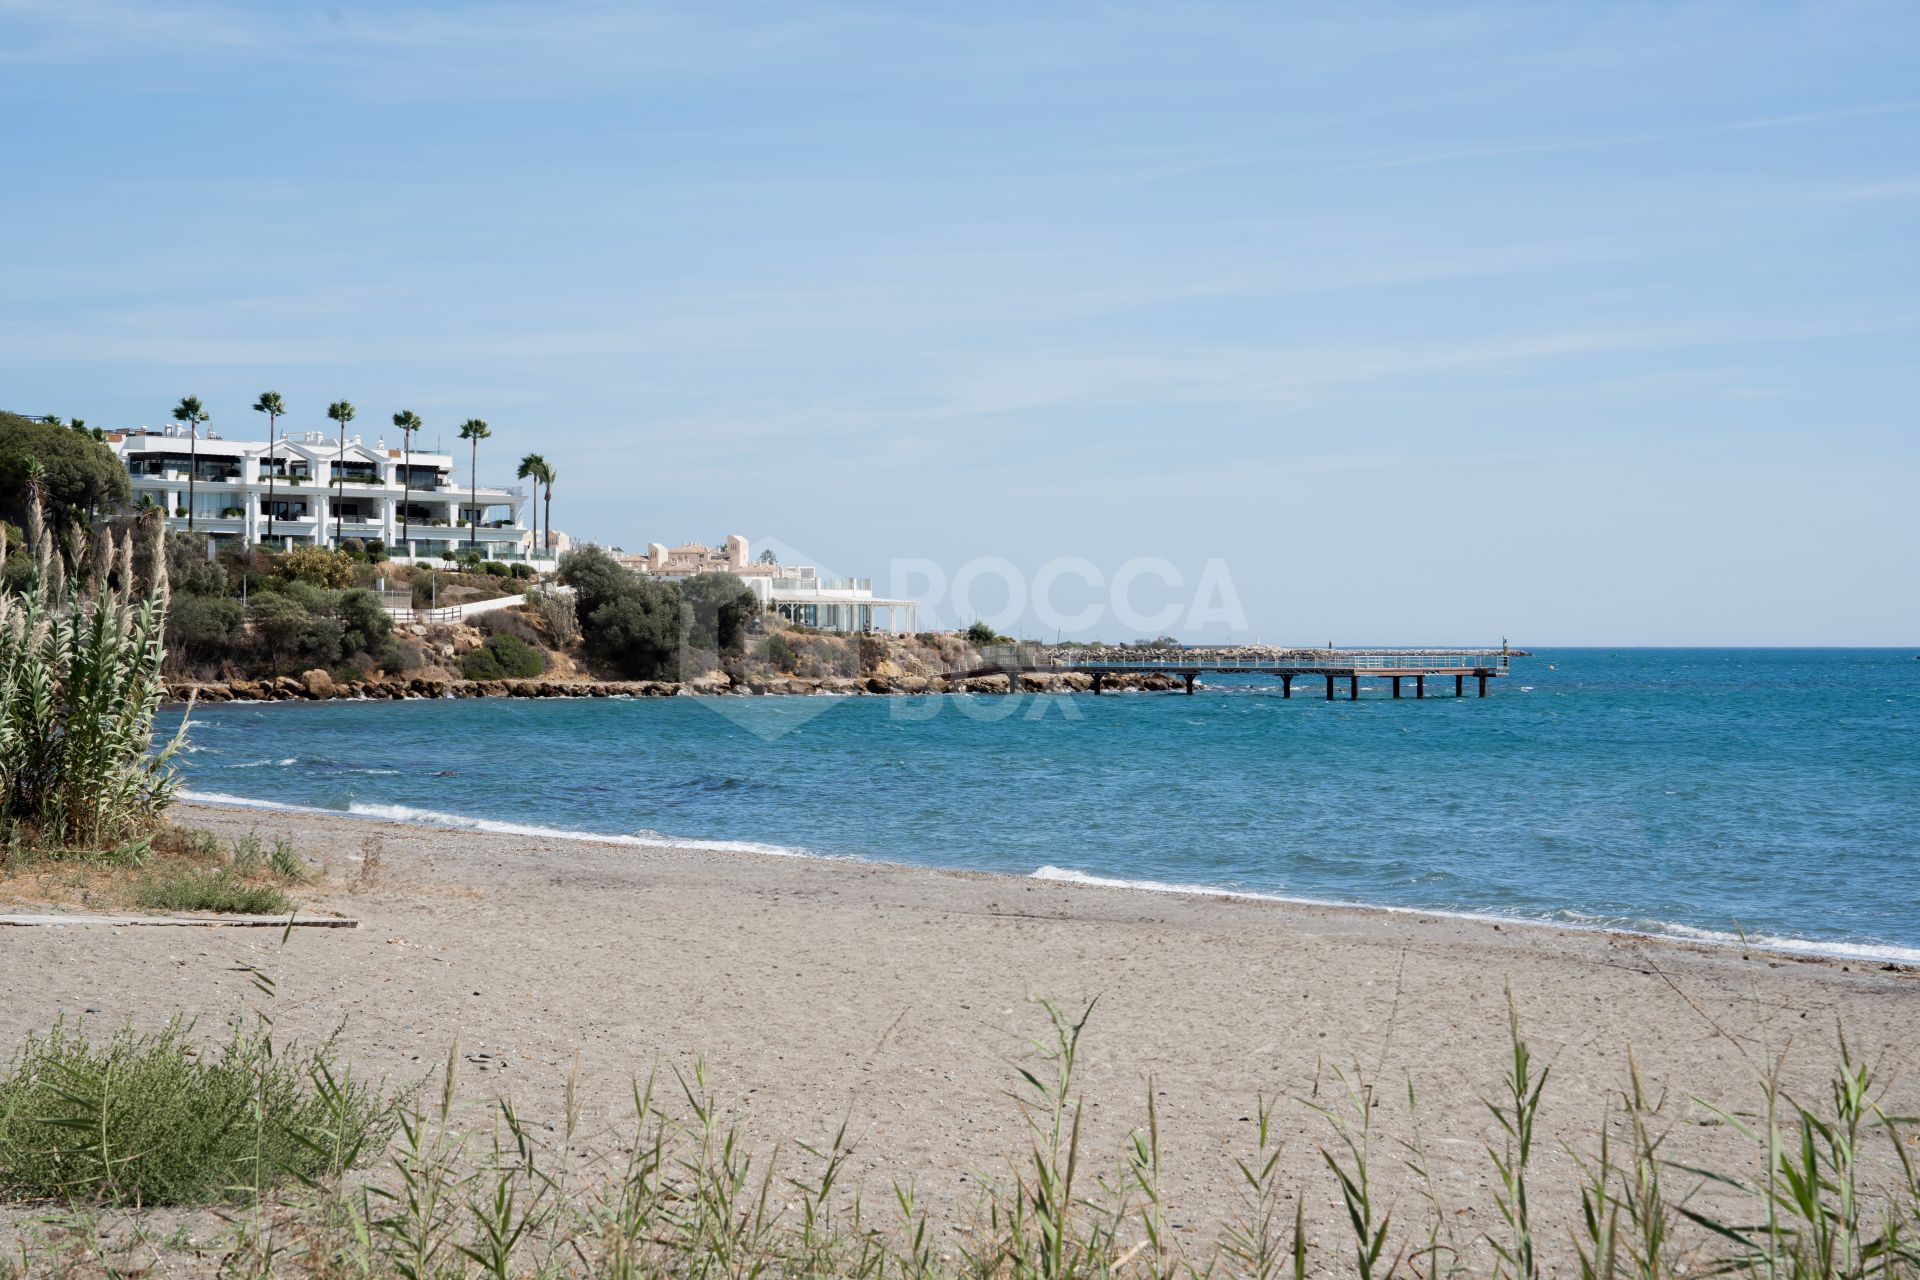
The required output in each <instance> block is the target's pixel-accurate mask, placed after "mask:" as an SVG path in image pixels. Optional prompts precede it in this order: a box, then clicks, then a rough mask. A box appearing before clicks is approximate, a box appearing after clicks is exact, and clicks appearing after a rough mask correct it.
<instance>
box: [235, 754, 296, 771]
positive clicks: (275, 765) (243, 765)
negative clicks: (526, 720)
mask: <svg viewBox="0 0 1920 1280" xmlns="http://www.w3.org/2000/svg"><path fill="white" fill-rule="evenodd" d="M296 762H297V757H294V756H288V757H286V758H285V759H284V760H242V761H240V763H238V764H230V765H228V766H226V767H227V768H229V769H284V768H286V767H287V766H288V765H290V764H294V763H296Z"/></svg>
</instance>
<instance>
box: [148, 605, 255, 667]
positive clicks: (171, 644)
mask: <svg viewBox="0 0 1920 1280" xmlns="http://www.w3.org/2000/svg"><path fill="white" fill-rule="evenodd" d="M246 621H247V611H246V609H245V608H243V607H242V606H241V604H240V602H239V601H238V600H235V599H233V598H232V597H231V596H180V597H179V598H178V599H176V600H174V602H173V606H172V607H171V608H170V609H168V611H167V648H168V649H170V650H172V651H173V652H175V653H178V654H180V655H181V656H182V657H184V658H186V659H187V660H188V661H189V662H216V661H218V660H220V659H221V658H224V657H226V656H227V655H229V654H230V653H232V652H233V650H234V648H235V646H237V645H238V644H239V642H240V640H241V637H242V634H243V632H244V630H245V626H246Z"/></svg>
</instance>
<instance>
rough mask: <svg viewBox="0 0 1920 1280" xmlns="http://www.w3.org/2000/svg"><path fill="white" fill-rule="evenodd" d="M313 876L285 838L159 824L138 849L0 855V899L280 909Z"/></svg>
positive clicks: (116, 907) (135, 907) (139, 907)
mask: <svg viewBox="0 0 1920 1280" xmlns="http://www.w3.org/2000/svg"><path fill="white" fill-rule="evenodd" d="M314 878H315V873H314V871H313V869H312V868H310V867H309V866H308V865H307V864H306V862H305V861H304V860H303V859H302V858H301V857H300V855H299V854H298V852H297V851H295V850H294V848H293V846H292V845H290V844H288V843H287V842H286V841H285V840H283V839H280V840H275V841H274V843H273V844H272V845H271V846H267V845H265V844H263V843H262V841H261V840H260V838H259V836H258V835H257V834H255V833H253V832H248V833H247V834H246V835H244V836H241V837H240V838H239V839H238V840H235V841H233V842H232V843H231V844H226V845H223V844H222V843H221V842H220V840H219V839H218V838H217V837H215V836H214V835H213V833H211V832H209V831H203V830H199V829H197V828H192V827H173V826H165V827H161V828H160V829H159V830H158V831H157V832H156V833H155V835H154V836H153V838H152V840H151V841H150V843H149V847H148V848H147V849H146V850H145V851H144V852H139V853H134V854H130V855H128V856H125V857H119V858H93V859H78V858H75V857H73V856H72V855H71V854H62V855H58V856H55V855H47V854H40V853H36V852H33V851H31V850H25V849H22V848H20V847H18V846H15V847H14V848H12V849H10V850H8V851H7V853H6V856H5V857H4V858H0V903H6V904H10V905H36V906H54V907H78V908H82V909H84V910H88V911H164V912H175V911H237V912H243V913H247V914H265V915H277V914H282V913H284V912H286V911H288V910H290V909H291V907H292V905H293V904H292V900H291V899H290V898H288V896H287V893H286V891H287V890H288V889H292V888H297V887H298V886H301V885H304V884H307V883H309V882H311V881H312V880H313V879H314Z"/></svg>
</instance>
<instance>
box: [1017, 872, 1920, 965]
mask: <svg viewBox="0 0 1920 1280" xmlns="http://www.w3.org/2000/svg"><path fill="white" fill-rule="evenodd" d="M1029 878H1030V879H1034V880H1052V881H1056V882H1058V883H1061V884H1084V885H1097V886H1099V887H1102V888H1107V889H1132V890H1136V891H1138V892H1142V893H1174V894H1181V895H1185V896H1191V897H1206V898H1236V899H1243V900H1246V901H1250V902H1284V903H1288V904H1290V905H1293V906H1306V907H1345V908H1348V909H1351V910H1359V911H1385V912H1390V913H1392V914H1394V915H1416V916H1438V917H1440V918H1442V919H1446V920H1473V921H1478V922H1482V923H1486V922H1491V923H1495V924H1513V925H1523V926H1528V927H1532V928H1537V929H1574V930H1578V931H1580V932H1583V933H1613V934H1623V935H1625V936H1627V937H1632V938H1649V939H1655V940H1659V941H1666V942H1695V943H1701V944H1703V945H1706V946H1713V947H1740V948H1743V949H1745V950H1749V951H1774V952H1784V953H1786V954H1789V955H1803V956H1822V957H1826V958H1828V959H1837V960H1867V961H1874V962H1877V963H1889V964H1901V965H1916V966H1920V947H1902V946H1896V945H1894V944H1892V943H1880V942H1837V941H1830V940H1826V939H1816V938H1787V937H1780V936H1777V935H1774V934H1751V933H1750V934H1745V935H1741V934H1738V933H1730V932H1727V931H1725V930H1721V929H1703V928H1700V927H1699V926H1697V925H1687V924H1676V923H1672V922H1669V921H1664V920H1661V921H1650V922H1648V923H1646V924H1645V925H1642V926H1638V927H1636V926H1632V925H1627V924H1604V923H1599V922H1596V921H1593V920H1590V919H1577V918H1574V919H1570V918H1567V917H1565V916H1562V915H1560V914H1559V913H1550V914H1549V917H1548V918H1546V919H1540V918H1537V917H1529V916H1519V915H1508V914H1505V913H1503V912H1499V911H1461V910H1456V909H1445V908H1435V907H1409V906H1401V905H1397V904H1390V903H1378V902H1343V901H1340V900H1338V899H1334V898H1306V897H1299V896H1296V895H1292V894H1281V893H1258V892H1255V891H1253V890H1251V889H1232V888H1223V887H1221V886H1218V885H1205V884H1178V883H1172V882H1168V881H1164V880H1128V879H1122V878H1120V877H1117V876H1097V875H1093V874H1091V873H1089V872H1086V871H1076V870H1074V869H1072V868H1069V867H1055V866H1050V865H1049V866H1043V867H1040V868H1039V869H1037V870H1035V871H1032V872H1030V873H1029Z"/></svg>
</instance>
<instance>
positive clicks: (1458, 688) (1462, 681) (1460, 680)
mask: <svg viewBox="0 0 1920 1280" xmlns="http://www.w3.org/2000/svg"><path fill="white" fill-rule="evenodd" d="M1466 679H1467V678H1466V677H1465V676H1455V677H1454V678H1453V696H1454V697H1456V698H1457V697H1459V696H1460V695H1461V694H1463V693H1465V692H1466V691H1467V688H1466Z"/></svg>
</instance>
